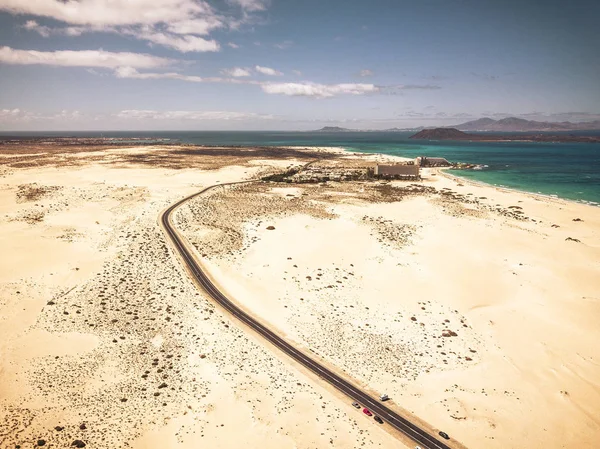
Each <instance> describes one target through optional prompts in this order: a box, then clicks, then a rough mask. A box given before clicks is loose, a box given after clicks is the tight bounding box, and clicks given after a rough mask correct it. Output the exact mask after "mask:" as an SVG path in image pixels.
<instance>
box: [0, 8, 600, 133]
mask: <svg viewBox="0 0 600 449" xmlns="http://www.w3.org/2000/svg"><path fill="white" fill-rule="evenodd" d="M598 17H600V2H598V1H583V0H575V1H570V2H562V1H556V0H547V1H541V0H536V1H527V0H523V1H517V0H479V1H475V0H419V1H399V0H372V1H368V2H367V1H364V0H361V1H356V0H345V1H337V0H327V1H323V0H320V1H316V0H304V1H291V0H219V1H202V0H136V1H131V0H112V1H108V0H0V130H110V129H113V130H116V129H134V130H147V129H164V130H167V129H191V130H213V129H223V130H229V129H240V130H241V129H261V130H265V129H271V130H276V129H277V130H298V129H316V128H320V127H322V126H345V127H349V128H361V129H384V128H391V127H401V128H404V127H411V126H419V125H434V124H440V125H451V124H456V123H460V122H463V121H467V120H471V119H474V118H479V117H482V116H491V117H493V118H501V117H506V116H512V115H515V116H521V117H524V118H529V119H538V120H550V121H561V120H571V121H584V120H592V119H600V26H598V22H597V20H598Z"/></svg>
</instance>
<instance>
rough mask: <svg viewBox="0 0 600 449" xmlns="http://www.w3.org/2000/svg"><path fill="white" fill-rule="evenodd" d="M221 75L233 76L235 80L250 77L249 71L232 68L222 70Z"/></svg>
mask: <svg viewBox="0 0 600 449" xmlns="http://www.w3.org/2000/svg"><path fill="white" fill-rule="evenodd" d="M221 73H222V74H223V75H226V76H233V77H235V78H239V77H242V76H250V71H249V70H248V69H243V68H241V67H234V68H232V69H223V70H221Z"/></svg>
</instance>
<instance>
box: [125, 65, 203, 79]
mask: <svg viewBox="0 0 600 449" xmlns="http://www.w3.org/2000/svg"><path fill="white" fill-rule="evenodd" d="M115 75H116V76H117V78H130V79H138V80H158V79H172V80H180V81H188V82H192V83H202V82H204V81H205V80H204V79H203V78H201V77H199V76H192V75H182V74H180V73H175V72H167V73H147V72H146V73H140V72H138V71H137V70H136V69H135V68H133V67H119V68H117V69H116V70H115Z"/></svg>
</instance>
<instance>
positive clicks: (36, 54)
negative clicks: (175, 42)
mask: <svg viewBox="0 0 600 449" xmlns="http://www.w3.org/2000/svg"><path fill="white" fill-rule="evenodd" d="M173 62H174V61H173V60H171V59H166V58H161V57H158V56H152V55H148V54H144V53H128V52H118V53H114V52H109V51H103V50H58V51H36V50H17V49H13V48H10V47H0V63H4V64H13V65H33V64H41V65H53V66H62V67H88V68H91V67H97V68H108V69H116V68H118V67H134V68H138V69H148V68H156V67H163V66H167V65H169V64H171V63H173Z"/></svg>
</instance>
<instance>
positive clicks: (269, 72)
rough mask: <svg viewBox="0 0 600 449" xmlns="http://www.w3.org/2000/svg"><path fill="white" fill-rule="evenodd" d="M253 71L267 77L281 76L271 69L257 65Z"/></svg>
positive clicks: (278, 72)
mask: <svg viewBox="0 0 600 449" xmlns="http://www.w3.org/2000/svg"><path fill="white" fill-rule="evenodd" d="M254 69H255V70H256V71H257V72H258V73H262V74H263V75H269V76H281V75H283V73H282V72H280V71H278V70H275V69H272V68H270V67H262V66H260V65H257V66H256V67H254Z"/></svg>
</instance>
